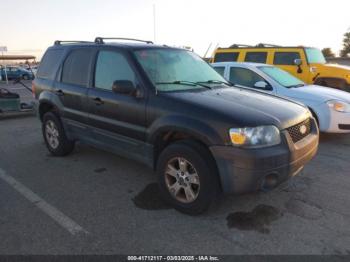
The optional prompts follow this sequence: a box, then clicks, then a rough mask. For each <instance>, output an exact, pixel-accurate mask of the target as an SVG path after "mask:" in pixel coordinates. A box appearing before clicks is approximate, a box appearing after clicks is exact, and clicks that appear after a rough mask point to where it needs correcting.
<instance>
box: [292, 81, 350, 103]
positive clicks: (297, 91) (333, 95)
mask: <svg viewBox="0 0 350 262" xmlns="http://www.w3.org/2000/svg"><path fill="white" fill-rule="evenodd" d="M288 96H290V97H292V98H296V99H299V100H300V101H303V100H309V101H314V102H316V103H325V102H327V101H329V100H341V101H344V102H347V103H350V93H348V92H345V91H341V90H338V89H335V88H329V87H323V86H317V85H306V86H303V87H298V88H290V89H289V93H288Z"/></svg>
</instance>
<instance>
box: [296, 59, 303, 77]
mask: <svg viewBox="0 0 350 262" xmlns="http://www.w3.org/2000/svg"><path fill="white" fill-rule="evenodd" d="M294 64H295V65H296V66H298V71H297V73H298V74H301V73H302V72H303V69H301V65H302V64H303V60H301V59H295V60H294Z"/></svg>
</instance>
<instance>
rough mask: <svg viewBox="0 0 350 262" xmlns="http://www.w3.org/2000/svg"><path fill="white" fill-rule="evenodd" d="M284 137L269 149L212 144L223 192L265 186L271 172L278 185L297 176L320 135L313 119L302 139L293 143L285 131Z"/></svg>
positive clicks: (314, 152)
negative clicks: (307, 133)
mask: <svg viewBox="0 0 350 262" xmlns="http://www.w3.org/2000/svg"><path fill="white" fill-rule="evenodd" d="M281 138H282V141H281V144H279V145H277V146H272V147H266V148H257V149H243V148H237V147H233V146H212V147H210V150H211V152H212V155H213V156H214V159H215V160H216V164H217V167H218V171H219V175H220V180H221V186H222V190H223V192H224V193H225V194H242V193H248V192H252V191H257V190H260V189H263V184H264V182H265V178H266V177H267V176H269V175H273V176H274V177H275V178H276V185H278V184H280V183H282V182H283V181H285V180H287V179H288V178H289V177H291V176H295V175H297V174H298V173H299V172H300V171H301V170H302V169H303V167H304V165H305V164H306V163H308V162H309V161H310V160H311V159H312V158H313V157H314V156H315V154H316V152H317V148H318V138H319V137H318V129H317V125H316V122H315V120H314V119H312V122H311V133H310V134H309V135H308V136H306V137H305V138H303V139H302V140H300V141H298V142H296V143H293V141H292V139H291V137H290V135H289V133H288V132H287V131H286V130H283V131H281Z"/></svg>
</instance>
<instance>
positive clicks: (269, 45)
mask: <svg viewBox="0 0 350 262" xmlns="http://www.w3.org/2000/svg"><path fill="white" fill-rule="evenodd" d="M256 47H282V46H280V45H272V44H264V43H259V44H257V45H256Z"/></svg>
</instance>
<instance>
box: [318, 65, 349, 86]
mask: <svg viewBox="0 0 350 262" xmlns="http://www.w3.org/2000/svg"><path fill="white" fill-rule="evenodd" d="M311 66H314V67H315V68H317V70H316V71H317V72H316V73H320V77H322V76H324V77H338V78H342V79H346V81H347V82H348V83H350V66H345V65H338V64H312V65H311Z"/></svg>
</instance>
